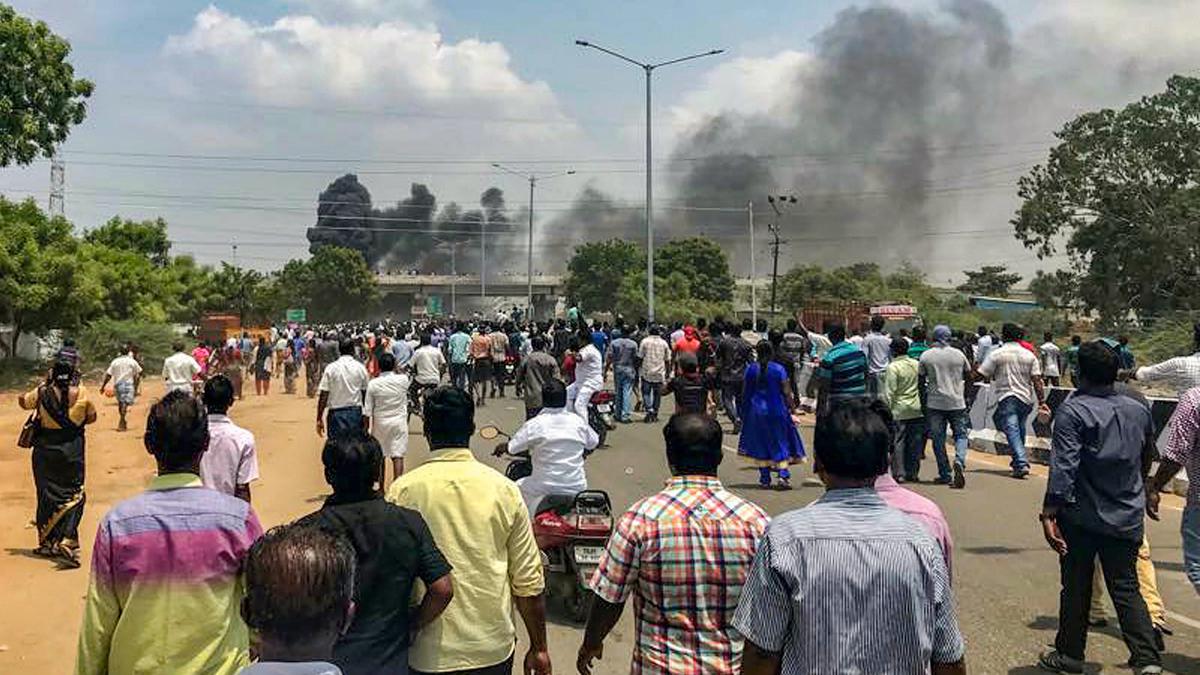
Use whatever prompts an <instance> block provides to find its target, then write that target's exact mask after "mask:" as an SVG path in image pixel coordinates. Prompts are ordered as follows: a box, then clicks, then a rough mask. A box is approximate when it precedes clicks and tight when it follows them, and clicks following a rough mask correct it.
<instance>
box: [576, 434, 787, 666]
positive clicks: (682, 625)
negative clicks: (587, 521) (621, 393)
mask: <svg viewBox="0 0 1200 675" xmlns="http://www.w3.org/2000/svg"><path fill="white" fill-rule="evenodd" d="M663 436H664V437H665V438H666V444H667V461H668V463H669V464H670V466H671V474H672V478H671V479H670V480H669V481H667V485H666V488H665V489H664V490H663V491H662V492H659V493H657V494H654V495H651V496H649V497H646V498H645V499H642V500H641V501H639V502H637V503H636V504H634V505H633V506H632V507H631V508H630V510H629V511H628V512H626V513H625V514H624V515H623V516H621V518H620V520H619V521H618V522H617V527H616V531H615V532H614V533H613V535H612V537H611V538H610V539H609V541H608V547H607V550H606V551H605V552H604V556H603V558H602V559H601V561H600V567H599V568H598V569H597V570H596V573H595V575H594V576H593V577H592V590H594V591H595V592H596V596H597V599H596V603H595V605H594V606H593V608H592V614H591V617H590V618H589V620H588V625H587V632H586V633H585V635H584V639H583V644H582V645H580V647H579V660H578V663H577V666H578V668H579V672H581V673H590V672H591V667H592V662H593V660H594V659H598V658H601V656H602V653H603V645H604V638H605V637H606V636H607V635H608V633H609V631H611V630H612V628H613V626H615V625H616V623H617V620H618V619H619V618H620V617H621V612H622V611H623V610H624V608H625V601H626V600H628V599H629V596H630V595H634V596H635V597H634V613H635V615H636V622H637V628H636V633H637V638H636V640H635V642H634V647H633V666H632V668H631V670H630V672H631V673H634V674H635V675H636V674H638V673H648V674H649V673H663V674H666V673H670V674H671V675H702V674H703V675H723V674H728V675H733V674H734V673H737V672H738V669H739V665H740V663H741V656H742V639H741V636H739V635H738V634H737V633H736V632H735V631H734V630H733V627H732V625H731V624H730V621H731V620H732V619H733V613H734V611H735V610H736V609H737V605H738V599H739V598H740V597H741V593H742V585H743V584H744V583H745V579H746V574H747V573H748V572H749V570H750V564H751V562H752V561H753V559H754V553H755V551H756V550H757V548H758V541H759V539H760V538H761V537H762V536H763V533H764V532H765V531H766V528H767V524H768V522H769V518H768V516H767V514H766V512H765V511H763V510H762V509H761V508H759V507H758V506H756V505H754V504H752V503H750V502H748V501H746V500H744V499H741V498H740V497H737V496H735V495H733V494H732V493H730V492H728V491H727V490H725V488H724V487H722V486H721V481H720V480H718V479H717V467H718V466H719V465H720V464H721V458H722V457H723V451H722V433H721V426H720V425H719V424H718V423H717V422H716V420H714V419H712V418H711V417H707V416H704V415H699V414H683V415H676V416H674V417H672V418H671V420H670V421H669V422H668V423H667V426H666V428H664V429H663Z"/></svg>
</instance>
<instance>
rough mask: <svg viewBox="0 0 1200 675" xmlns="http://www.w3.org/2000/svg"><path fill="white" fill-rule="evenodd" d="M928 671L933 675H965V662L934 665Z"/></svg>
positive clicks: (961, 660) (960, 660)
mask: <svg viewBox="0 0 1200 675" xmlns="http://www.w3.org/2000/svg"><path fill="white" fill-rule="evenodd" d="M929 670H930V672H931V673H933V675H967V662H966V661H965V660H963V659H959V660H957V661H955V662H954V663H934V664H931V666H930V669H929Z"/></svg>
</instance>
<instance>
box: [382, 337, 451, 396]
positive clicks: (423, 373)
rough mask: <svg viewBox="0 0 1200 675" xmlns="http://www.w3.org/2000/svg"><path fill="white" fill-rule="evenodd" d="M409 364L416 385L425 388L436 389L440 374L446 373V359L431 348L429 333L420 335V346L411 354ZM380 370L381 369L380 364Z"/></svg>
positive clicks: (438, 351)
mask: <svg viewBox="0 0 1200 675" xmlns="http://www.w3.org/2000/svg"><path fill="white" fill-rule="evenodd" d="M410 364H411V366H412V369H413V375H414V376H415V379H416V381H417V384H419V385H422V386H425V387H436V386H437V385H438V384H439V383H441V381H442V373H444V372H446V357H445V355H443V354H442V350H440V349H438V348H437V347H434V346H433V344H432V342H431V339H430V336H429V333H421V346H420V347H418V348H417V351H415V352H413V356H412V360H411V361H410ZM380 368H381V369H382V368H383V365H382V363H381V364H380Z"/></svg>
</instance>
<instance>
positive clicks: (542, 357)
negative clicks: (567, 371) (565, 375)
mask: <svg viewBox="0 0 1200 675" xmlns="http://www.w3.org/2000/svg"><path fill="white" fill-rule="evenodd" d="M529 343H530V344H531V345H532V346H533V351H532V352H530V353H529V356H526V357H525V358H524V359H522V360H521V365H520V366H517V373H516V379H517V382H520V383H521V385H522V386H523V387H524V388H525V390H524V394H525V419H527V420H530V419H533V417H534V416H535V415H537V414H538V413H539V412H541V410H542V386H543V385H545V384H546V383H547V382H549V381H550V380H557V379H560V377H559V373H558V359H556V358H554V357H553V356H551V355H549V354H547V353H546V338H545V336H542V335H535V336H533V339H531V340H530V341H529Z"/></svg>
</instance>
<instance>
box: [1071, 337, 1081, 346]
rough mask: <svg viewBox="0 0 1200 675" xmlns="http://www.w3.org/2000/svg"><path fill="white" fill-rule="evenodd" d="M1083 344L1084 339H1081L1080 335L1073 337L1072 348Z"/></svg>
mask: <svg viewBox="0 0 1200 675" xmlns="http://www.w3.org/2000/svg"><path fill="white" fill-rule="evenodd" d="M1081 344H1083V338H1081V337H1079V336H1078V335H1072V336H1071V346H1072V347H1078V346H1079V345H1081Z"/></svg>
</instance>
